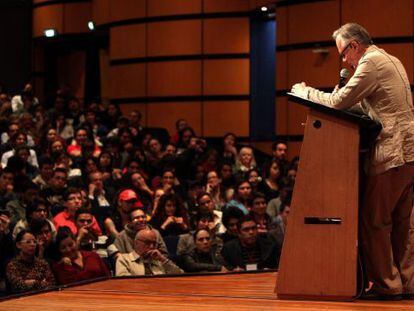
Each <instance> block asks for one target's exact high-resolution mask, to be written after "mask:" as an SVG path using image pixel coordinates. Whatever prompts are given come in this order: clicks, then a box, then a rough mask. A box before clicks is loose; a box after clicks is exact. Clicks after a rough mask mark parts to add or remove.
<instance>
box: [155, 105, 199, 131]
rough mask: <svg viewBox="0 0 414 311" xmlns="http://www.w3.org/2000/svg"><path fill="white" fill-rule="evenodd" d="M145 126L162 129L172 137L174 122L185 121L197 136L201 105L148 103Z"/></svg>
mask: <svg viewBox="0 0 414 311" xmlns="http://www.w3.org/2000/svg"><path fill="white" fill-rule="evenodd" d="M147 116H148V121H147V126H149V127H164V128H166V129H167V130H168V132H169V133H170V134H171V135H172V134H173V133H175V131H176V130H175V122H176V121H177V120H178V119H181V118H182V119H186V120H187V121H188V123H189V124H190V125H191V127H192V128H193V129H194V131H195V132H196V133H197V134H200V133H201V103H200V102H187V103H148V105H147Z"/></svg>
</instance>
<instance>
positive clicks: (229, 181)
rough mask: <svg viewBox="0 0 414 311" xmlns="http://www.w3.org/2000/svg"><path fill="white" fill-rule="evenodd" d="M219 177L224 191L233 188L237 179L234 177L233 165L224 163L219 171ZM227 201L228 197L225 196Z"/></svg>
mask: <svg viewBox="0 0 414 311" xmlns="http://www.w3.org/2000/svg"><path fill="white" fill-rule="evenodd" d="M219 177H220V180H221V185H222V186H223V189H224V190H227V189H229V188H232V187H233V186H234V184H235V177H234V175H233V168H232V164H231V163H226V162H224V163H222V164H221V166H220V169H219ZM224 198H225V199H226V195H224Z"/></svg>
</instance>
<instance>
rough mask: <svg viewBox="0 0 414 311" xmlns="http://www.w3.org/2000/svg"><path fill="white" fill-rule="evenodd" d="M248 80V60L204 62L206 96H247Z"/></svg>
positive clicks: (248, 90)
mask: <svg viewBox="0 0 414 311" xmlns="http://www.w3.org/2000/svg"><path fill="white" fill-rule="evenodd" d="M249 80H250V78H249V60H248V59H237V60H206V61H204V80H203V81H204V94H206V95H217V94H219V95H247V94H249V92H250V89H249V87H250V86H249Z"/></svg>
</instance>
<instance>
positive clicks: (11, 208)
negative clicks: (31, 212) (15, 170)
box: [6, 180, 39, 226]
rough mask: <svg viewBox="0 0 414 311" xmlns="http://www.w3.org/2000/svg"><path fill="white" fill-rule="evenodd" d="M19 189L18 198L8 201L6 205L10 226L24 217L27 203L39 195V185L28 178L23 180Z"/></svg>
mask: <svg viewBox="0 0 414 311" xmlns="http://www.w3.org/2000/svg"><path fill="white" fill-rule="evenodd" d="M19 191H21V192H20V193H19V195H18V198H19V199H16V200H12V201H9V202H8V203H7V205H6V210H7V211H8V212H9V213H10V221H11V224H12V226H15V225H16V223H17V222H18V221H19V220H25V219H26V208H27V205H28V204H29V203H30V202H32V201H33V199H34V198H36V197H38V195H39V187H38V186H37V185H36V184H34V183H33V182H31V181H30V180H26V181H25V182H23V183H22V185H21V189H19Z"/></svg>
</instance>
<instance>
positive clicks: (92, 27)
mask: <svg viewBox="0 0 414 311" xmlns="http://www.w3.org/2000/svg"><path fill="white" fill-rule="evenodd" d="M88 28H89V30H91V31H92V30H95V23H94V22H93V21H89V22H88Z"/></svg>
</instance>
